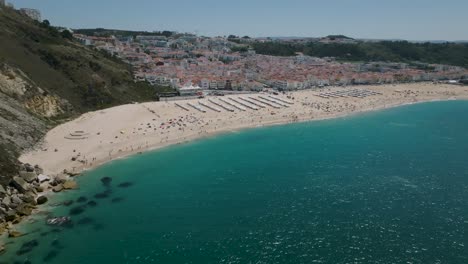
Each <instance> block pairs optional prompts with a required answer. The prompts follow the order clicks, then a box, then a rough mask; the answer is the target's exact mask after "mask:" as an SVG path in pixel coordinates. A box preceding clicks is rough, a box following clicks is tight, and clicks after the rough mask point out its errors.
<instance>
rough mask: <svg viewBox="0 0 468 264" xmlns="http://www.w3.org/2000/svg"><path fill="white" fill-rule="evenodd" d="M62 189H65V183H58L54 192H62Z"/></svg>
mask: <svg viewBox="0 0 468 264" xmlns="http://www.w3.org/2000/svg"><path fill="white" fill-rule="evenodd" d="M62 190H63V185H62V184H58V185H57V186H55V187H54V188H52V191H54V192H61V191H62Z"/></svg>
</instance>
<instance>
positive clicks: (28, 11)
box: [20, 8, 42, 22]
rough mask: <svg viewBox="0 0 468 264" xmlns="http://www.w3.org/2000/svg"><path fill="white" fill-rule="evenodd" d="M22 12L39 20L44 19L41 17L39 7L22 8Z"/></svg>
mask: <svg viewBox="0 0 468 264" xmlns="http://www.w3.org/2000/svg"><path fill="white" fill-rule="evenodd" d="M20 12H21V13H23V14H25V15H27V16H28V17H30V18H31V19H34V20H37V21H39V22H41V21H42V19H41V12H40V11H39V10H37V9H32V8H21V9H20Z"/></svg>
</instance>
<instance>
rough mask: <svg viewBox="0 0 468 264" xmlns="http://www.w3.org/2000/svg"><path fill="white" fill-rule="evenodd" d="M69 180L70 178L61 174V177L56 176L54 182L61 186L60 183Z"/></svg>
mask: <svg viewBox="0 0 468 264" xmlns="http://www.w3.org/2000/svg"><path fill="white" fill-rule="evenodd" d="M67 180H68V176H67V175H64V174H61V175H57V176H55V179H54V182H56V183H57V184H60V183H64V182H66V181H67Z"/></svg>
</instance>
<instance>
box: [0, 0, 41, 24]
mask: <svg viewBox="0 0 468 264" xmlns="http://www.w3.org/2000/svg"><path fill="white" fill-rule="evenodd" d="M0 1H1V0H0ZM20 12H21V13H23V14H25V15H27V16H28V17H30V18H31V19H34V20H37V21H39V22H40V21H42V20H41V12H40V11H39V10H37V9H33V8H21V9H20Z"/></svg>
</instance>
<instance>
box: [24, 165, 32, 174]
mask: <svg viewBox="0 0 468 264" xmlns="http://www.w3.org/2000/svg"><path fill="white" fill-rule="evenodd" d="M24 169H25V170H26V171H27V172H33V171H34V167H33V166H31V164H29V163H26V164H24Z"/></svg>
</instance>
